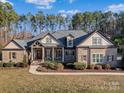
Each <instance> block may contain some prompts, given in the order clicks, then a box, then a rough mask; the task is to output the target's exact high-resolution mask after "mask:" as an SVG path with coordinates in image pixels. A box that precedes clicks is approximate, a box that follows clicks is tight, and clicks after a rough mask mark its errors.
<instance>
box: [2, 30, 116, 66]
mask: <svg viewBox="0 0 124 93" xmlns="http://www.w3.org/2000/svg"><path fill="white" fill-rule="evenodd" d="M24 55H25V56H26V58H27V60H28V61H30V62H45V61H48V60H49V61H61V62H85V63H87V64H111V65H112V66H117V47H116V46H115V45H114V44H113V43H112V42H111V41H110V40H109V39H108V38H107V37H106V36H105V35H104V34H102V33H101V32H99V31H94V32H90V33H86V32H84V31H74V30H72V31H55V32H42V33H41V34H40V35H38V36H35V37H33V38H32V39H30V40H12V41H11V42H9V43H8V44H7V45H5V47H4V48H3V49H2V61H3V62H9V61H10V60H11V61H14V62H22V61H23V58H24Z"/></svg>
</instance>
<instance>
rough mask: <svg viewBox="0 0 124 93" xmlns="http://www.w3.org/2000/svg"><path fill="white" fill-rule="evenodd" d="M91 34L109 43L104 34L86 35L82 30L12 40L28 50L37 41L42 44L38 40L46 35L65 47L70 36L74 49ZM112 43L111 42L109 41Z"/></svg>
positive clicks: (45, 33) (44, 33)
mask: <svg viewBox="0 0 124 93" xmlns="http://www.w3.org/2000/svg"><path fill="white" fill-rule="evenodd" d="M93 33H98V34H100V35H101V36H102V37H103V38H105V39H106V40H108V41H110V40H109V39H108V38H107V37H106V36H105V35H104V34H102V33H100V32H99V31H94V32H90V33H86V32H84V31H82V30H71V31H55V32H42V33H41V34H39V35H37V36H35V37H34V38H32V39H30V40H13V41H14V42H16V43H17V44H18V45H19V46H21V47H22V48H23V49H25V48H30V46H31V45H32V44H33V43H34V42H35V41H38V42H39V43H42V42H41V41H40V40H41V39H43V38H44V37H45V36H46V35H50V36H51V37H52V38H54V39H55V40H56V41H57V42H58V44H59V45H57V46H61V47H66V37H67V36H68V35H71V36H73V37H74V47H76V46H78V45H79V44H80V43H82V42H84V41H85V40H86V39H87V38H89V37H90V36H91V35H92V34H93ZM110 42H111V43H112V41H110ZM112 44H113V43H112ZM42 45H43V46H54V45H52V44H43V43H42Z"/></svg>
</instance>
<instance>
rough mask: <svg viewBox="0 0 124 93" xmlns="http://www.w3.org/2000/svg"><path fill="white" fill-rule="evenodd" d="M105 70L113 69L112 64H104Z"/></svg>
mask: <svg viewBox="0 0 124 93" xmlns="http://www.w3.org/2000/svg"><path fill="white" fill-rule="evenodd" d="M102 68H103V69H111V65H110V64H104V65H103V66H102Z"/></svg>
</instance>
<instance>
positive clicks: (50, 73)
mask: <svg viewBox="0 0 124 93" xmlns="http://www.w3.org/2000/svg"><path fill="white" fill-rule="evenodd" d="M37 67H38V66H33V65H32V66H30V69H29V72H30V73H31V74H35V75H121V76H122V75H124V73H120V72H117V73H116V72H71V73H69V72H37V71H36V68H37Z"/></svg>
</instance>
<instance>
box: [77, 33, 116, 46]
mask: <svg viewBox="0 0 124 93" xmlns="http://www.w3.org/2000/svg"><path fill="white" fill-rule="evenodd" d="M94 33H98V34H99V35H100V36H102V37H103V38H104V39H106V40H107V41H109V42H110V43H112V44H113V42H112V41H111V40H110V39H108V38H107V37H106V36H105V35H104V34H103V33H101V32H100V31H93V32H91V33H88V34H87V35H86V36H84V38H83V39H81V40H80V42H79V43H78V44H77V46H78V45H79V44H81V43H83V42H84V41H85V40H86V39H88V38H90V36H92V35H93V34H94ZM113 45H114V44H113Z"/></svg>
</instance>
